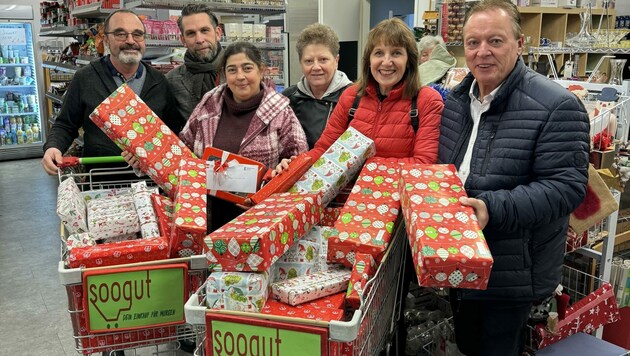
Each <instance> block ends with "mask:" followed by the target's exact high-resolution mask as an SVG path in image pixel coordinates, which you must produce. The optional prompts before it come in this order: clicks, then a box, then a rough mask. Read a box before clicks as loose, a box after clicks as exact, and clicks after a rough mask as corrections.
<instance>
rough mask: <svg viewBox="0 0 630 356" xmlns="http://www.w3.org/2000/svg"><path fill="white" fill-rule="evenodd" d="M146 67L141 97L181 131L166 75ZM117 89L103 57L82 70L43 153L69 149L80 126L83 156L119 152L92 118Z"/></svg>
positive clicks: (175, 129) (159, 115) (180, 121)
mask: <svg viewBox="0 0 630 356" xmlns="http://www.w3.org/2000/svg"><path fill="white" fill-rule="evenodd" d="M144 68H145V69H146V77H145V81H144V85H143V87H142V93H140V98H142V100H143V101H144V102H145V103H146V104H147V105H148V106H149V107H150V108H151V109H152V110H153V111H154V112H155V113H156V114H157V116H158V117H159V118H160V119H162V121H164V123H166V124H167V125H168V126H169V127H170V128H171V129H172V130H173V131H174V132H175V133H179V131H180V130H181V129H182V127H183V126H184V120H183V119H182V117H181V115H180V114H179V112H178V111H177V109H176V105H175V100H174V98H173V96H172V95H171V92H170V90H169V86H168V82H167V81H166V78H165V77H164V75H163V74H162V73H160V72H158V71H157V70H155V69H153V68H152V67H151V66H150V65H148V64H147V65H145V67H144ZM116 88H117V86H116V83H115V82H114V79H113V78H112V75H111V73H110V72H109V69H108V68H107V65H106V64H105V62H104V60H103V58H101V59H99V60H95V61H92V62H91V63H90V64H88V65H87V66H85V67H83V68H81V69H79V70H78V71H77V72H76V73H75V75H74V77H73V78H72V81H71V82H70V85H69V86H68V91H67V93H66V94H65V95H64V99H63V101H64V102H63V105H62V106H61V111H60V112H59V115H58V116H57V119H56V120H55V123H54V124H53V126H52V129H51V130H50V133H49V134H48V139H47V140H46V143H45V144H44V152H45V151H46V150H47V149H48V148H50V147H56V148H58V149H59V150H60V151H61V152H62V153H64V152H66V150H67V149H68V148H69V147H70V145H71V144H72V141H74V139H75V138H76V137H78V135H79V128H81V127H83V157H101V156H118V155H120V152H121V150H120V148H118V147H117V146H116V145H115V144H114V142H113V141H112V140H110V139H109V137H107V135H105V133H103V131H101V129H100V128H99V127H98V126H96V125H95V124H94V123H93V122H92V120H90V114H91V113H92V111H94V109H95V108H96V107H97V106H98V105H99V104H100V103H101V102H102V101H103V100H105V98H107V97H108V96H109V95H110V94H111V93H112V92H114V91H115V90H116Z"/></svg>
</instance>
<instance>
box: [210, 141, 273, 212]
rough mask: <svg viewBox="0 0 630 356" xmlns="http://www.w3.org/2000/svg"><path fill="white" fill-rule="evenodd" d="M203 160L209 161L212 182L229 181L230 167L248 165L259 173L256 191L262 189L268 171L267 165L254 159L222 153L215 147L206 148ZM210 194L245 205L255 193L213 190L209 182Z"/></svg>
mask: <svg viewBox="0 0 630 356" xmlns="http://www.w3.org/2000/svg"><path fill="white" fill-rule="evenodd" d="M203 159H204V160H206V161H208V164H209V166H208V180H210V179H211V178H212V179H215V180H217V181H221V180H229V174H230V173H229V172H228V171H227V169H228V168H229V167H233V166H237V165H247V166H251V167H250V168H251V169H256V170H257V173H256V181H255V183H254V184H255V187H254V191H256V190H257V189H258V187H260V182H261V181H262V178H263V176H264V175H265V172H266V171H267V167H265V165H264V164H262V163H260V162H256V161H254V160H252V159H249V158H245V157H243V156H239V155H237V154H234V153H230V152H227V151H222V150H220V149H218V148H214V147H206V149H205V150H204V151H203ZM211 174H212V176H211ZM208 194H210V195H213V196H216V197H217V198H219V199H223V200H227V201H230V202H232V203H236V204H244V203H245V200H246V199H248V198H251V197H252V196H253V195H254V193H236V192H227V191H221V190H211V189H210V182H209V181H208Z"/></svg>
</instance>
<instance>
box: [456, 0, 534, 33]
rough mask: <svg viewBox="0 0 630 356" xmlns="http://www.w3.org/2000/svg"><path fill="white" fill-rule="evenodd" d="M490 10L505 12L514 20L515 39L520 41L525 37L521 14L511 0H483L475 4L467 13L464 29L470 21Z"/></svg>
mask: <svg viewBox="0 0 630 356" xmlns="http://www.w3.org/2000/svg"><path fill="white" fill-rule="evenodd" d="M489 10H503V11H505V13H506V14H507V15H508V16H509V17H510V19H511V20H512V31H514V37H515V38H516V39H519V38H520V37H521V36H522V35H523V30H522V28H521V13H520V12H518V7H516V5H514V4H513V3H512V2H511V1H510V0H482V1H480V2H478V3H475V4H474V5H472V6H471V7H470V9H468V11H466V17H465V18H464V29H465V28H466V24H467V23H468V19H470V17H471V16H472V15H473V14H475V13H477V12H483V11H489Z"/></svg>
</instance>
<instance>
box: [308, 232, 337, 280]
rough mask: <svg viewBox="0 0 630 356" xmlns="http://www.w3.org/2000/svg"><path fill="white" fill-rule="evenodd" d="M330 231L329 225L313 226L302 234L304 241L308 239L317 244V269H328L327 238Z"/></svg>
mask: <svg viewBox="0 0 630 356" xmlns="http://www.w3.org/2000/svg"><path fill="white" fill-rule="evenodd" d="M331 231H332V228H331V227H326V226H315V227H313V229H312V230H311V231H310V232H309V233H308V234H306V236H304V239H303V240H304V241H310V242H313V243H315V244H316V245H317V249H318V260H317V264H318V265H317V268H316V270H317V271H325V270H327V269H328V238H329V237H330V235H331Z"/></svg>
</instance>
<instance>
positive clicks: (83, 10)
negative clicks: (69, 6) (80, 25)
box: [71, 2, 117, 18]
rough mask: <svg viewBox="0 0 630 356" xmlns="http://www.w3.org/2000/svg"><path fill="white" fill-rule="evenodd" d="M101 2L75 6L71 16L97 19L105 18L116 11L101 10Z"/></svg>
mask: <svg viewBox="0 0 630 356" xmlns="http://www.w3.org/2000/svg"><path fill="white" fill-rule="evenodd" d="M101 6H102V4H101V2H95V3H92V4H88V5H81V6H76V7H75V8H74V9H73V10H72V12H71V14H72V16H74V17H77V18H99V17H107V15H109V14H110V13H112V12H114V11H115V10H117V9H103V8H102V7H101Z"/></svg>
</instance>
